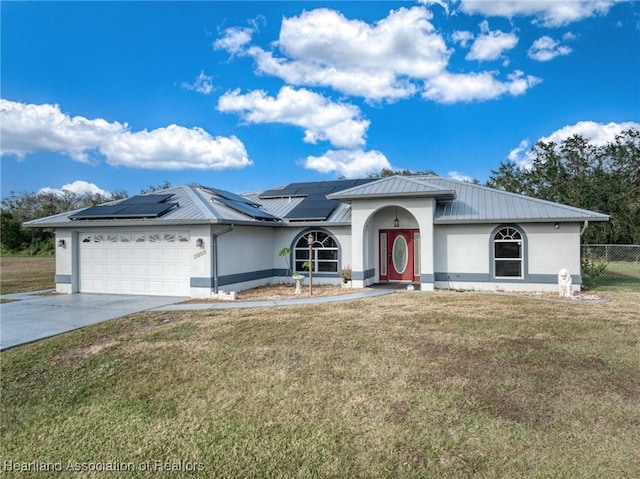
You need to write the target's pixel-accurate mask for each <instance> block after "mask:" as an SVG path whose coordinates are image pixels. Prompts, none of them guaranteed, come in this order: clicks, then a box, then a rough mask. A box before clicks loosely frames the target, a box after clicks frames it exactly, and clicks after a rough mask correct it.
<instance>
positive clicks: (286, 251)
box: [278, 246, 293, 276]
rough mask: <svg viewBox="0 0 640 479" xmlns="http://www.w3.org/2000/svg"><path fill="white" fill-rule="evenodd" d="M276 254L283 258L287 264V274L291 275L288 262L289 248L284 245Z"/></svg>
mask: <svg viewBox="0 0 640 479" xmlns="http://www.w3.org/2000/svg"><path fill="white" fill-rule="evenodd" d="M278 256H280V257H281V258H284V261H285V263H286V264H287V271H288V272H289V276H293V271H292V270H291V263H290V262H289V258H290V257H291V248H287V247H286V246H285V247H284V248H282V249H281V250H280V252H279V253H278Z"/></svg>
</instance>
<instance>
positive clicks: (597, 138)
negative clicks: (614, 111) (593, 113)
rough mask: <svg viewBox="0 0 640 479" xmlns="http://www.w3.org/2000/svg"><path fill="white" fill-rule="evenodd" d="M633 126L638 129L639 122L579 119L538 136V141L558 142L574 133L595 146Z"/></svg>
mask: <svg viewBox="0 0 640 479" xmlns="http://www.w3.org/2000/svg"><path fill="white" fill-rule="evenodd" d="M630 128H635V129H639V130H640V123H636V122H635V121H626V122H622V123H614V122H610V123H597V122H595V121H579V122H578V123H576V124H575V125H567V126H564V127H562V128H560V129H559V130H556V131H554V132H553V133H551V135H549V136H544V137H542V138H540V141H545V142H550V141H553V142H554V143H560V142H562V141H564V140H566V139H567V138H571V137H572V136H574V135H582V136H584V137H585V138H588V139H589V140H590V142H591V143H592V144H594V145H596V146H602V145H606V144H607V143H610V142H612V141H613V140H615V138H616V136H617V135H619V134H620V133H622V132H623V131H624V130H628V129H630Z"/></svg>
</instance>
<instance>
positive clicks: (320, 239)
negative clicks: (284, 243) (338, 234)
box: [293, 231, 339, 273]
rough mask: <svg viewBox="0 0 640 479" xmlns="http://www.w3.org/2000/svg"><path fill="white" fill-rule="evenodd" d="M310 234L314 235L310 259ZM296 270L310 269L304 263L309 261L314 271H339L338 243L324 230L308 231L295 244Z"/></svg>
mask: <svg viewBox="0 0 640 479" xmlns="http://www.w3.org/2000/svg"><path fill="white" fill-rule="evenodd" d="M309 234H311V235H312V236H313V256H312V258H311V261H309V242H308V240H307V238H308V237H309ZM293 254H294V258H295V260H294V264H295V270H296V271H299V272H303V271H308V269H307V268H306V267H303V264H304V263H305V262H307V261H309V262H310V263H311V267H312V269H311V271H313V272H314V273H337V272H338V256H339V255H338V243H337V242H336V240H335V239H334V238H333V237H332V236H331V235H329V234H328V233H325V232H324V231H307V232H306V233H304V234H303V235H302V236H301V237H300V239H298V241H297V242H296V244H295V247H294V251H293Z"/></svg>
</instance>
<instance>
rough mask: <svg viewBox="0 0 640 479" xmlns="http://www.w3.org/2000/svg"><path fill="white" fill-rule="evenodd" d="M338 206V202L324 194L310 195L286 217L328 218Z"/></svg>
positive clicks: (301, 218) (297, 218) (300, 219)
mask: <svg viewBox="0 0 640 479" xmlns="http://www.w3.org/2000/svg"><path fill="white" fill-rule="evenodd" d="M337 207H338V202H337V201H334V200H328V199H327V198H325V197H324V196H321V195H314V196H308V197H306V198H305V199H304V201H302V202H301V203H300V204H298V205H297V206H296V207H295V208H293V209H292V210H291V211H289V213H287V215H286V216H285V218H287V219H289V220H298V221H303V220H326V219H327V218H328V217H329V215H330V214H331V213H332V212H333V210H335V209H336V208H337Z"/></svg>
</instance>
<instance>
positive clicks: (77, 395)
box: [0, 292, 640, 478]
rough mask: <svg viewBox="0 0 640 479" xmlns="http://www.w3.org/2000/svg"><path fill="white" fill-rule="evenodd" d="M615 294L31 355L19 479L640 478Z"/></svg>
mask: <svg viewBox="0 0 640 479" xmlns="http://www.w3.org/2000/svg"><path fill="white" fill-rule="evenodd" d="M612 297H613V301H612V302H610V303H603V304H584V303H573V302H551V301H544V300H536V299H527V298H517V297H509V296H499V295H492V294H480V293H455V292H437V293H419V292H398V293H395V294H392V295H388V296H384V297H378V298H374V299H368V300H360V301H351V302H345V303H332V304H326V305H312V306H299V307H283V308H265V309H246V310H218V311H215V310H207V311H202V312H188V313H187V312H184V313H182V312H167V313H162V312H154V313H150V312H147V313H142V314H137V315H134V316H130V317H126V318H122V319H119V320H115V321H111V322H108V323H103V324H99V325H95V326H92V327H89V328H86V329H83V330H80V331H76V332H72V333H68V334H64V335H62V336H58V337H55V338H51V339H48V340H45V341H41V342H38V343H35V344H30V345H26V346H22V347H19V348H15V349H12V350H9V351H6V352H3V353H2V362H1V372H2V384H1V387H2V391H1V392H2V396H1V398H2V402H1V413H2V414H1V416H0V418H1V419H0V421H1V424H0V427H1V431H2V441H1V445H0V453H1V456H0V457H1V459H2V462H3V464H4V468H5V469H4V472H5V476H6V477H20V478H26V477H50V473H45V474H43V473H34V472H10V471H7V469H6V467H7V466H6V464H7V463H6V461H13V462H12V464H18V465H20V464H22V463H28V464H32V463H33V462H34V461H39V464H50V465H51V466H52V467H58V466H57V465H58V464H59V465H60V467H61V468H63V470H64V471H65V473H64V474H63V475H62V476H63V477H87V476H88V475H90V472H91V471H90V470H91V469H92V468H93V469H95V468H103V469H104V468H109V467H111V468H116V467H119V468H120V472H108V473H104V474H100V477H122V478H136V477H150V476H151V474H150V473H148V472H146V469H151V470H152V471H156V472H158V470H159V469H162V468H165V467H167V468H174V469H177V471H174V472H172V473H170V477H202V478H212V477H225V478H226V477H229V478H236V477H243V478H244V477H256V478H263V477H273V478H280V477H363V478H364V477H366V478H375V477H389V478H403V477H434V478H459V477H487V478H494V477H495V478H523V477H527V478H531V477H539V478H546V477H554V478H576V477H581V478H587V477H590V478H604V477H606V478H615V477H620V478H622V477H629V478H630V477H640V453H639V451H640V450H639V448H638V444H640V427H639V425H640V355H639V342H638V339H639V336H640V316H639V315H638V310H640V295H637V294H631V293H613V294H612ZM83 467H84V468H85V469H87V470H89V471H88V472H87V471H80V472H74V471H73V470H69V471H67V470H66V469H67V468H70V469H73V468H83ZM125 469H126V472H124V470H125ZM180 470H181V471H182V472H180ZM47 474H49V475H47ZM62 476H61V477H62Z"/></svg>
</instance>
